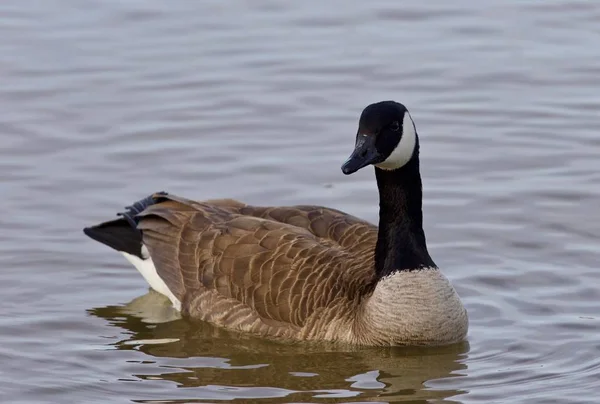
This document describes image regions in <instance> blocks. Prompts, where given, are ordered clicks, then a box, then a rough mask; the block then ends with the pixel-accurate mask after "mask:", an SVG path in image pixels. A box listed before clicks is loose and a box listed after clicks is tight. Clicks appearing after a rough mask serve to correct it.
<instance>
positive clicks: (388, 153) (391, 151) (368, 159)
mask: <svg viewBox="0 0 600 404" xmlns="http://www.w3.org/2000/svg"><path fill="white" fill-rule="evenodd" d="M416 145H417V132H416V130H415V125H414V123H413V120H412V118H411V117H410V114H409V113H408V110H407V109H406V107H405V106H404V105H402V104H400V103H398V102H394V101H382V102H378V103H375V104H371V105H369V106H368V107H366V108H365V109H364V110H363V112H362V114H361V116H360V121H359V123H358V132H357V133H356V145H355V147H354V152H352V155H351V156H350V157H349V158H348V160H346V162H345V163H344V164H343V165H342V172H343V173H344V174H352V173H354V172H356V171H358V170H360V169H361V168H363V167H366V166H368V165H369V164H373V165H374V166H375V167H378V168H380V169H382V170H395V169H398V168H400V167H402V166H404V165H405V164H406V163H408V162H409V161H410V159H411V158H412V156H413V153H414V151H415V147H416Z"/></svg>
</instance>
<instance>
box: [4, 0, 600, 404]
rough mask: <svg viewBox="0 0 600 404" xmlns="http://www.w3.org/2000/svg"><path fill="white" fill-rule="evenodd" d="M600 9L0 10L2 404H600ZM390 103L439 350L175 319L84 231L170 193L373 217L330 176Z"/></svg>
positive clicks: (68, 3) (13, 5)
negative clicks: (452, 304)
mask: <svg viewBox="0 0 600 404" xmlns="http://www.w3.org/2000/svg"><path fill="white" fill-rule="evenodd" d="M598 21H600V3H596V2H591V1H569V2H567V1H564V0H558V1H551V0H548V1H543V2H540V1H533V0H528V1H499V0H498V1H486V2H479V3H476V2H468V1H466V0H462V1H455V2H445V1H441V0H439V1H432V2H423V1H420V2H417V1H407V2H396V1H392V0H389V1H386V0H373V1H368V2H359V1H352V2H349V1H341V0H337V1H331V2H323V1H312V0H311V1H305V2H278V1H268V0H257V1H255V2H254V1H229V2H223V1H202V2H200V1H197V2H192V1H179V2H164V1H158V0H148V1H116V0H108V1H100V0H87V1H76V0H47V1H22V2H18V1H10V0H8V1H2V2H0V111H1V113H0V142H1V149H0V192H1V199H0V212H1V214H0V226H1V229H2V231H1V232H0V262H1V267H2V268H1V271H0V294H1V296H2V302H1V303H0V330H1V332H0V402H6V403H46V402H48V403H66V402H77V403H96V402H97V403H107V402H111V403H127V402H139V403H149V402H181V403H183V402H205V401H207V402H215V401H217V402H223V401H233V400H234V399H237V400H236V402H260V401H265V402H273V403H279V402H281V403H283V402H316V403H325V402H360V401H363V402H364V401H367V402H368V401H375V402H395V401H412V402H420V403H424V402H427V401H428V400H431V402H452V403H597V402H599V401H598V400H600V398H599V397H600V317H599V316H600V268H599V267H600V246H599V235H600V230H599V229H600V211H599V206H600V158H599V156H600V131H599V128H600V113H599V110H600V23H598ZM382 99H396V100H398V101H401V102H403V103H405V104H406V105H407V106H408V108H409V109H410V110H411V113H412V116H413V118H414V119H415V121H416V125H417V128H418V131H419V134H420V137H421V154H422V160H421V164H422V175H423V181H424V193H425V194H424V198H425V200H424V215H425V230H426V234H427V237H428V242H429V247H430V251H431V253H432V255H433V257H434V259H435V260H436V262H437V263H438V265H440V267H441V268H442V269H443V271H444V273H445V274H446V275H447V276H448V277H449V278H450V279H451V280H452V282H453V283H454V285H455V286H456V289H457V290H458V292H459V294H460V295H461V297H462V298H463V299H464V302H465V304H466V306H467V308H468V310H469V314H470V319H471V329H470V334H469V339H468V342H467V343H465V344H459V345H456V346H451V347H445V348H437V349H366V348H362V349H359V348H357V349H350V348H344V349H342V348H332V347H322V346H306V345H302V344H294V345H284V344H278V343H271V342H264V341H261V340H258V339H254V338H248V337H240V336H238V335H236V334H231V333H227V332H224V331H221V330H217V329H214V328H212V327H210V326H208V325H205V324H197V323H190V322H188V321H185V320H181V319H177V317H176V315H175V313H173V312H171V311H170V310H169V308H168V306H167V305H166V303H165V302H164V300H163V299H161V298H160V296H157V295H154V294H147V291H148V289H147V286H146V285H145V283H144V281H143V279H142V278H141V277H140V276H139V274H138V273H137V272H136V271H135V270H134V269H133V268H132V267H130V266H129V265H128V264H127V263H126V262H125V260H124V259H123V258H122V257H121V256H119V255H118V254H116V253H113V252H112V251H110V250H109V249H107V248H106V247H104V246H102V245H100V244H98V243H95V242H93V241H91V240H89V239H87V238H85V237H84V236H83V234H82V232H81V229H82V228H83V227H84V226H86V225H89V224H93V223H96V222H98V221H102V220H105V219H107V218H110V217H112V215H113V214H114V213H116V212H117V211H119V210H120V209H121V208H122V207H123V206H124V205H126V204H129V203H131V202H133V201H135V200H137V199H139V198H141V197H143V196H146V195H147V194H149V193H151V192H153V191H158V190H163V189H164V190H168V191H170V192H173V193H178V194H181V195H185V196H187V197H190V198H197V199H208V198H215V197H233V198H238V199H241V200H243V201H246V202H248V203H253V204H272V205H279V204H304V203H310V204H322V205H327V206H331V207H335V208H338V209H342V210H345V211H347V212H349V213H352V214H355V215H359V216H361V217H363V218H366V219H368V220H371V221H374V222H375V221H376V220H377V194H376V186H375V181H374V176H373V172H372V170H363V171H361V172H359V173H357V174H355V175H352V176H348V177H346V176H343V175H342V174H341V172H340V165H341V163H342V162H343V161H344V159H345V158H346V157H347V156H348V154H349V153H350V151H351V149H352V147H353V139H354V134H355V130H356V123H357V120H358V115H359V113H360V111H361V110H362V108H363V107H364V106H365V105H367V104H368V103H370V102H374V101H379V100H382Z"/></svg>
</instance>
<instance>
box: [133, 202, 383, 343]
mask: <svg viewBox="0 0 600 404" xmlns="http://www.w3.org/2000/svg"><path fill="white" fill-rule="evenodd" d="M160 198H161V199H163V198H167V200H166V201H164V202H161V203H158V204H156V205H153V206H150V207H149V208H147V209H146V210H145V211H144V212H142V214H140V215H139V216H141V217H142V219H141V221H140V223H139V225H138V228H139V229H141V230H142V232H143V242H144V244H145V245H146V247H147V248H148V250H149V252H150V255H151V257H152V260H153V262H154V265H155V267H156V271H157V273H158V275H159V276H160V277H161V278H162V279H163V281H164V282H165V283H166V285H167V287H168V288H169V289H170V290H171V292H172V293H173V294H174V295H175V297H176V298H177V299H179V301H180V302H181V311H182V313H183V314H184V315H189V316H191V317H196V318H199V319H202V320H205V321H209V322H211V323H214V324H216V325H220V326H225V327H227V328H232V329H238V330H243V331H249V332H252V333H258V334H261V335H265V336H267V335H270V336H280V337H288V338H293V339H321V338H320V335H316V334H317V333H318V331H317V329H323V328H324V325H325V324H331V325H333V324H332V323H336V322H339V321H340V319H341V318H343V319H344V320H346V321H349V320H351V319H352V316H353V313H355V312H356V310H357V306H358V305H359V304H360V302H361V301H362V300H363V298H364V297H366V296H367V295H369V294H370V293H371V292H372V291H373V288H374V286H375V279H374V271H373V264H372V261H373V252H374V249H375V243H376V241H377V227H376V226H374V225H372V224H369V223H367V222H364V221H362V220H360V219H357V218H355V217H352V216H349V215H346V214H344V213H342V212H339V211H336V210H333V209H327V208H323V207H315V206H297V207H277V208H261V207H253V206H248V205H244V204H242V203H239V202H237V201H234V200H230V199H224V200H213V201H206V202H193V201H189V200H186V199H183V198H178V197H175V196H167V197H163V196H160ZM347 325H350V324H347ZM330 331H331V330H330ZM331 339H335V338H331Z"/></svg>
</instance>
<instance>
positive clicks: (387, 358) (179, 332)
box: [89, 291, 469, 403]
mask: <svg viewBox="0 0 600 404" xmlns="http://www.w3.org/2000/svg"><path fill="white" fill-rule="evenodd" d="M89 313H90V314H91V315H94V316H97V317H100V318H103V319H105V320H106V321H108V323H109V324H110V325H112V326H114V327H118V328H121V329H124V330H125V331H126V335H127V337H126V338H123V335H124V334H120V335H119V336H118V337H115V339H117V341H112V342H111V343H110V344H109V345H110V346H112V347H114V348H116V349H119V350H137V351H139V352H141V353H143V354H144V357H143V358H141V359H140V361H139V363H140V364H143V366H144V367H147V369H148V371H147V372H145V373H144V374H139V373H138V374H134V375H127V376H123V377H127V378H131V377H133V379H137V380H163V381H170V382H173V383H174V384H175V386H174V387H180V388H184V389H180V388H178V389H177V390H167V391H165V394H166V395H172V396H175V397H170V398H165V397H160V401H161V402H165V401H164V400H165V399H166V400H167V402H169V400H181V399H185V401H186V402H190V399H191V400H192V401H193V400H194V399H197V400H206V399H210V400H227V399H236V402H245V400H250V401H248V402H252V399H258V398H269V402H289V401H290V399H292V400H293V401H295V402H299V401H305V400H309V401H311V402H314V401H318V402H340V400H341V401H347V400H348V399H351V400H352V401H356V400H359V401H369V402H396V401H407V400H409V401H411V402H416V403H418V402H422V403H425V402H428V400H443V402H447V403H451V402H458V401H455V400H456V399H458V398H457V397H456V396H459V395H461V394H463V393H465V391H462V390H454V389H449V388H447V387H446V386H448V385H449V384H451V383H443V384H444V386H445V388H441V389H440V388H436V387H435V383H434V381H435V380H439V379H450V378H453V377H460V376H461V375H463V374H464V373H465V371H466V368H467V366H466V364H465V360H466V356H467V352H468V350H469V345H468V342H462V343H459V344H454V345H450V346H445V347H436V348H424V347H422V348H398V347H386V348H365V347H354V346H340V345H332V344H325V343H306V342H303V343H289V342H285V343H282V342H277V341H267V340H264V339H259V338H254V337H251V336H247V335H244V334H238V333H233V332H229V331H226V330H223V329H219V328H215V327H213V326H211V325H210V324H207V323H204V322H199V321H190V320H187V319H181V318H180V316H179V314H178V313H177V312H176V311H175V310H174V309H173V308H172V307H171V306H170V304H169V302H168V300H167V299H166V298H164V297H163V296H161V295H159V294H158V293H156V292H153V291H150V292H148V293H147V294H145V295H143V296H140V297H138V298H136V299H134V300H132V301H131V302H129V303H128V304H126V305H124V306H107V307H100V308H94V309H90V310H89ZM138 369H139V368H138ZM257 385H258V386H262V387H253V386H257ZM453 397H454V399H453ZM157 399H158V398H157ZM144 402H148V401H144ZM150 402H151V401H150Z"/></svg>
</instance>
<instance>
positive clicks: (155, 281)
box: [121, 246, 181, 311]
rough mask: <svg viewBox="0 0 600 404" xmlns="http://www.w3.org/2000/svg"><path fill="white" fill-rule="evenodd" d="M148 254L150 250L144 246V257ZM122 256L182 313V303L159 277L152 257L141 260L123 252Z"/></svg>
mask: <svg viewBox="0 0 600 404" xmlns="http://www.w3.org/2000/svg"><path fill="white" fill-rule="evenodd" d="M147 252H148V250H147V249H146V246H143V247H142V255H143V256H146V254H144V253H147ZM121 254H123V256H124V257H125V258H127V261H129V262H131V263H132V264H133V266H134V267H135V268H136V269H137V270H138V271H139V272H140V273H141V274H142V276H143V277H144V279H145V280H146V282H148V284H149V285H150V287H151V288H152V289H154V290H156V291H157V292H158V293H160V294H161V295H165V296H166V297H168V298H169V300H170V301H171V303H172V304H173V307H175V309H176V310H177V311H181V302H180V301H179V299H177V298H176V297H175V295H174V294H173V292H171V291H170V290H169V288H168V287H167V284H166V283H165V281H163V280H162V278H161V277H160V276H158V272H156V268H155V267H154V262H152V258H150V256H148V258H146V259H141V258H139V257H136V256H135V255H131V254H128V253H126V252H122V251H121Z"/></svg>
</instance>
